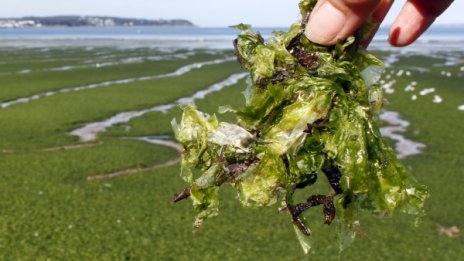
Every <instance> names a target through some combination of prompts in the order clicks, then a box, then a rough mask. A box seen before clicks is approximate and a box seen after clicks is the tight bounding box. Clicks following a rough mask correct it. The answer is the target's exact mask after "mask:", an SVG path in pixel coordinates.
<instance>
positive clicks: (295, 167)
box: [173, 0, 427, 251]
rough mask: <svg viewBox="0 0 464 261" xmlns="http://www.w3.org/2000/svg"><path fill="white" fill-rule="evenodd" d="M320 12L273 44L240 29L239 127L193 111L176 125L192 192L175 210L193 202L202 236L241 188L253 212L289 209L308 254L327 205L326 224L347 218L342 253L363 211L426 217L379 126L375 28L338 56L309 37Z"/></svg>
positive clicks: (420, 191)
mask: <svg viewBox="0 0 464 261" xmlns="http://www.w3.org/2000/svg"><path fill="white" fill-rule="evenodd" d="M316 2H317V1H315V0H303V1H301V3H300V9H301V13H302V16H303V17H302V20H301V21H300V22H299V23H296V24H294V25H292V26H291V27H290V29H289V31H288V32H275V33H274V37H273V38H272V39H269V40H267V41H265V40H264V39H263V37H262V36H261V35H260V34H259V33H257V32H254V31H253V30H252V29H251V27H250V26H249V25H244V24H240V25H238V26H235V28H236V29H239V30H240V31H241V34H240V35H239V36H238V38H237V39H236V40H235V41H234V47H235V54H236V56H237V60H238V62H239V63H240V65H241V66H242V67H243V68H245V69H247V70H248V71H249V72H250V79H249V82H248V83H249V86H248V88H247V90H246V91H245V92H244V94H245V98H246V104H245V106H244V107H243V108H241V109H238V110H232V112H233V113H235V115H236V116H237V121H236V122H235V123H226V122H219V121H218V119H217V118H216V116H214V115H207V114H205V113H202V112H199V111H198V110H196V108H195V107H194V106H193V105H191V106H187V107H185V108H183V110H184V114H183V117H182V120H181V122H180V123H179V124H177V122H176V121H173V128H174V132H175V136H176V139H177V140H178V141H179V142H180V143H181V144H182V145H183V147H184V151H183V154H182V170H181V176H182V177H183V178H184V179H185V181H186V182H188V183H189V186H188V187H187V188H186V189H185V190H184V191H183V192H182V193H180V194H177V195H176V197H175V199H174V201H176V202H177V201H179V200H181V199H184V198H187V197H191V199H192V200H193V206H194V208H195V210H196V213H197V216H196V221H195V226H199V225H201V223H202V222H203V221H204V220H205V219H207V218H209V217H212V216H215V215H217V214H218V205H219V204H218V190H219V188H220V187H221V185H223V184H231V185H232V186H233V187H234V188H236V190H237V193H238V199H239V200H240V201H241V203H242V204H243V205H244V206H250V207H258V206H269V205H273V204H276V203H278V202H280V203H281V204H280V206H281V208H280V210H281V211H283V212H286V213H288V214H289V216H290V218H291V220H292V222H293V224H294V226H295V229H296V231H297V236H298V239H299V240H300V242H301V244H302V246H303V248H304V249H305V251H307V250H308V249H309V248H310V242H309V241H308V236H309V234H310V233H311V231H310V229H309V228H308V224H307V223H306V220H305V219H304V217H303V216H302V215H301V214H302V213H303V212H304V211H306V210H308V209H310V208H312V207H315V206H318V205H322V209H323V215H324V222H325V223H326V224H328V225H330V224H331V223H332V222H333V221H334V219H335V218H336V217H337V219H336V220H337V225H338V227H339V229H338V230H339V234H340V242H341V247H344V246H345V245H346V244H347V242H348V241H350V240H351V239H352V238H354V233H353V229H354V228H355V227H356V226H358V225H359V220H358V216H357V213H358V212H359V210H367V211H370V212H372V213H375V214H377V215H382V216H388V215H391V214H392V213H393V212H394V211H397V210H399V211H403V212H406V213H410V214H414V215H417V216H419V217H420V216H422V215H423V214H424V212H423V204H424V200H425V199H426V197H427V189H426V187H425V186H423V185H420V184H419V183H418V182H417V181H416V180H415V179H414V178H413V177H412V176H411V175H410V174H409V173H408V172H407V171H406V169H405V168H404V166H403V165H402V164H401V163H400V162H399V161H398V159H397V157H396V155H395V153H394V151H393V150H392V149H391V148H390V147H389V146H388V145H387V144H385V142H384V141H383V140H382V137H381V135H380V132H379V130H378V127H377V124H376V119H377V116H378V114H379V112H380V109H381V107H382V102H383V96H382V90H381V88H380V86H379V84H378V80H379V78H380V75H381V73H382V71H383V64H382V62H381V61H380V60H379V59H377V58H376V57H374V56H373V55H372V54H370V53H368V52H367V51H366V50H365V49H364V48H363V47H362V46H361V45H360V43H361V42H362V41H363V39H364V38H366V37H367V36H368V35H369V32H370V29H371V28H372V24H369V23H366V25H364V26H363V27H361V29H360V30H358V32H356V34H355V35H353V36H351V37H349V38H348V39H347V40H345V41H341V42H339V43H338V44H337V45H335V46H329V47H325V46H320V45H317V44H314V43H312V42H310V41H309V40H308V39H307V38H306V37H305V36H304V34H303V29H304V26H305V23H306V21H307V17H308V14H309V12H310V11H311V10H312V8H313V6H314V4H315V3H316ZM228 110H230V109H228ZM318 176H325V177H326V178H325V179H324V178H319V179H318ZM318 180H319V182H327V183H328V185H329V187H330V188H331V192H330V193H329V194H327V195H320V194H315V195H311V196H309V197H308V199H307V200H306V202H303V203H295V202H294V201H295V200H294V196H293V195H294V192H295V190H297V189H303V188H307V187H309V186H311V185H313V184H315V182H316V181H318Z"/></svg>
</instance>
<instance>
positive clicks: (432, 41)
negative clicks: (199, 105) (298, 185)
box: [0, 26, 464, 49]
mask: <svg viewBox="0 0 464 261" xmlns="http://www.w3.org/2000/svg"><path fill="white" fill-rule="evenodd" d="M254 29H255V30H257V31H259V32H260V33H261V34H262V35H263V36H264V38H268V37H270V36H271V35H272V32H273V31H275V30H281V31H285V30H287V28H254ZM237 34H238V31H237V30H235V29H232V28H204V27H47V28H11V29H0V47H35V46H47V45H52V46H62V45H64V46H69V45H86V46H88V45H118V46H122V47H130V46H149V47H173V48H175V47H178V48H220V49H229V48H232V44H231V41H232V40H233V39H234V38H235V37H236V35H237ZM387 39H388V28H381V29H380V30H379V32H378V33H377V34H376V37H375V38H374V41H373V43H372V44H371V46H373V48H383V47H388V46H389V45H388V43H387ZM462 43H464V26H432V27H431V28H430V29H429V30H428V31H427V32H426V33H425V34H424V35H423V36H422V37H421V38H420V39H419V40H418V41H417V44H416V45H424V44H425V45H432V46H437V45H439V46H442V45H444V44H445V45H450V46H453V47H454V48H458V49H459V48H461V46H462ZM413 47H414V46H413Z"/></svg>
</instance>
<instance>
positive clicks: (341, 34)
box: [305, 0, 381, 45]
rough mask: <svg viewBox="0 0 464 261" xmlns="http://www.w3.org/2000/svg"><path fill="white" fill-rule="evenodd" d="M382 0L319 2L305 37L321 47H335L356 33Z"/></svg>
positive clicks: (310, 17) (326, 0)
mask: <svg viewBox="0 0 464 261" xmlns="http://www.w3.org/2000/svg"><path fill="white" fill-rule="evenodd" d="M380 1H381V0H319V1H318V2H317V4H316V6H315V7H314V9H313V11H312V13H311V15H310V16H309V20H308V24H307V26H306V29H305V35H306V36H307V37H308V39H309V40H311V41H312V42H315V43H317V44H321V45H334V44H336V43H337V41H338V40H342V39H346V38H347V37H348V36H350V35H351V34H353V33H354V31H356V30H357V29H358V28H359V27H360V26H361V24H362V23H363V22H364V21H365V20H366V19H367V17H368V16H369V15H370V14H371V13H372V12H373V11H374V10H375V9H376V7H377V5H378V4H379V3H380Z"/></svg>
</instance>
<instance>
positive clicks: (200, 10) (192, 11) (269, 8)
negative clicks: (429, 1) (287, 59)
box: [0, 0, 464, 27]
mask: <svg viewBox="0 0 464 261" xmlns="http://www.w3.org/2000/svg"><path fill="white" fill-rule="evenodd" d="M1 1H2V4H1V7H0V17H21V16H30V15H33V16H48V15H108V16H120V17H131V18H148V19H159V18H164V19H175V18H182V19H187V20H190V21H191V22H193V23H194V24H196V25H198V26H203V27H223V26H229V25H234V24H238V23H241V22H244V23H249V24H253V25H254V26H266V27H282V26H288V25H289V24H291V23H293V22H295V21H297V20H298V19H299V16H298V9H297V4H298V2H299V0H130V1H127V0H1ZM437 1H439V0H437ZM404 2H405V1H404V0H403V1H400V0H396V2H395V4H394V6H393V8H392V9H391V10H390V13H389V15H388V16H387V18H386V20H385V22H384V24H391V23H392V22H393V20H394V18H395V17H396V14H398V12H399V10H400V8H401V6H402V5H403V3H404ZM261 6H265V7H266V8H264V9H261V8H260V7H261ZM463 10H464V1H462V0H457V1H454V3H453V5H452V6H451V7H450V8H449V9H448V11H446V12H445V13H444V14H443V15H442V16H441V17H439V18H438V19H437V21H436V24H464V16H463V15H462V12H463Z"/></svg>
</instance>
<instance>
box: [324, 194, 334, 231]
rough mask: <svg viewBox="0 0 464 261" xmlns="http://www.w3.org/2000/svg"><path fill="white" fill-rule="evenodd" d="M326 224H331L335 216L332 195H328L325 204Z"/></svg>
mask: <svg viewBox="0 0 464 261" xmlns="http://www.w3.org/2000/svg"><path fill="white" fill-rule="evenodd" d="M323 211H324V224H327V225H330V224H332V221H333V220H334V218H335V205H334V203H333V198H332V197H327V198H326V200H325V204H324V209H323Z"/></svg>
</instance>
